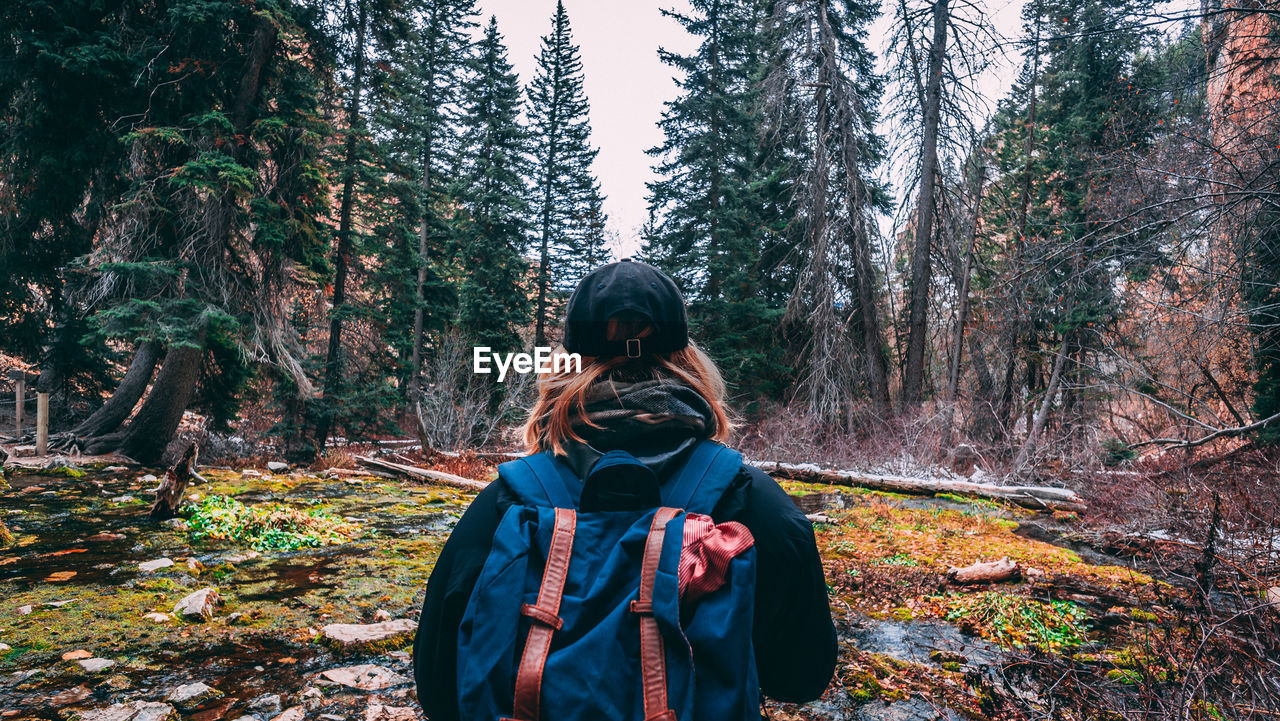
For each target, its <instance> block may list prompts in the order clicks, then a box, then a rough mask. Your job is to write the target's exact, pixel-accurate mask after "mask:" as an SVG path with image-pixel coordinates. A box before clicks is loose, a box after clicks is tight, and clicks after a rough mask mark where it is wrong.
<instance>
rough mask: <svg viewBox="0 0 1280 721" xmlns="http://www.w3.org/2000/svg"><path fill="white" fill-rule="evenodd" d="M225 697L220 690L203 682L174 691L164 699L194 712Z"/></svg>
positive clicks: (185, 685) (184, 709)
mask: <svg viewBox="0 0 1280 721" xmlns="http://www.w3.org/2000/svg"><path fill="white" fill-rule="evenodd" d="M223 696H224V694H223V693H222V692H221V691H219V690H218V689H216V688H214V687H212V686H210V685H208V684H206V683H203V682H201V681H195V682H193V683H185V684H182V685H181V686H178V687H177V688H175V689H173V690H172V691H170V692H169V695H168V696H165V697H164V700H165V701H168V702H169V703H172V704H173V705H175V706H177V707H178V708H180V709H182V710H183V711H193V710H195V709H198V708H200V707H201V706H204V705H205V704H207V703H209V702H210V701H215V700H217V699H220V698H222V697H223Z"/></svg>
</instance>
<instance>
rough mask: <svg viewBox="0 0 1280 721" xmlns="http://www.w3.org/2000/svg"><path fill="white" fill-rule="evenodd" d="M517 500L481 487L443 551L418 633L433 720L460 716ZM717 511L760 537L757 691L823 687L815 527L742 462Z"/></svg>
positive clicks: (823, 597)
mask: <svg viewBox="0 0 1280 721" xmlns="http://www.w3.org/2000/svg"><path fill="white" fill-rule="evenodd" d="M512 502H513V499H512V498H511V497H510V496H509V495H508V493H507V492H506V490H505V488H504V486H503V485H502V484H501V483H497V482H495V483H493V484H491V485H490V486H489V487H488V488H485V489H484V490H483V491H481V492H480V493H479V495H477V496H476V498H475V500H474V501H472V503H471V506H470V508H468V509H467V511H466V513H465V514H463V516H462V518H461V519H460V520H459V521H458V525H457V527H456V528H454V530H453V534H452V535H451V536H450V537H449V540H448V542H446V543H445V546H444V548H443V549H442V550H441V552H440V559H439V560H438V561H437V562H436V566H435V570H434V571H432V573H431V579H430V581H429V582H428V583H427V597H426V601H425V602H424V603H423V604H422V615H421V617H420V618H419V620H418V634H417V638H416V639H415V641H414V650H413V659H414V673H415V677H416V680H417V685H418V701H419V702H420V703H421V704H422V708H423V710H424V711H425V712H426V714H427V717H428V718H429V719H431V721H458V689H457V648H458V627H459V625H461V623H462V615H463V612H464V611H465V609H466V606H467V601H468V599H469V598H470V596H471V591H472V588H473V587H474V586H475V583H476V579H477V578H478V577H479V575H480V569H481V567H482V566H483V565H484V560H485V557H486V556H487V555H488V553H489V547H490V545H491V543H492V540H493V534H494V531H496V530H497V527H498V522H499V520H501V518H502V515H503V513H505V512H506V510H507V508H508V507H510V506H511V505H512ZM712 517H713V518H714V519H715V521H716V522H717V523H722V522H725V521H738V522H739V523H742V524H743V525H745V526H746V527H747V528H748V529H749V530H750V531H751V534H752V536H754V537H755V547H756V554H757V555H756V605H755V623H754V627H753V634H754V638H753V640H754V643H755V653H756V665H757V667H758V669H759V675H760V688H761V691H762V692H763V693H764V694H766V695H768V696H769V697H770V698H773V699H775V700H778V701H788V702H796V703H801V702H805V701H811V700H813V699H816V698H817V697H818V696H820V695H822V692H823V690H825V689H826V687H827V684H828V682H830V680H831V676H832V673H833V671H834V670H835V663H836V649H837V646H836V634H835V629H834V627H833V625H832V622H831V609H830V606H829V605H828V601H827V585H826V579H825V577H824V575H823V571H822V563H821V561H820V560H819V558H818V549H817V545H816V543H815V542H814V538H813V527H812V526H811V525H810V523H809V521H808V519H806V518H805V517H804V514H803V513H801V512H800V510H799V509H797V508H796V506H795V504H794V503H792V502H791V499H790V498H788V497H787V494H786V493H785V492H784V491H783V490H782V489H781V488H780V487H778V484H777V483H776V482H774V480H773V479H772V478H770V477H769V476H768V475H766V474H765V473H764V472H762V471H760V470H759V469H757V468H754V467H751V466H743V468H742V470H741V471H739V473H738V475H737V477H736V478H735V479H734V482H733V485H732V486H731V488H730V490H729V491H728V492H727V493H725V495H724V497H723V498H722V499H721V501H720V503H719V505H717V506H716V509H715V511H714V512H713V513H712Z"/></svg>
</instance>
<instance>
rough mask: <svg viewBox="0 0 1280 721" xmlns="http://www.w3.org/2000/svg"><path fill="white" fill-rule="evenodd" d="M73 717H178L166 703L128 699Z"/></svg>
mask: <svg viewBox="0 0 1280 721" xmlns="http://www.w3.org/2000/svg"><path fill="white" fill-rule="evenodd" d="M73 718H78V721H170V720H171V719H177V718H178V712H177V710H176V709H174V708H173V707H172V706H170V705H169V704H167V703H158V702H156V701H130V702H129V703H118V704H113V705H111V706H108V707H107V708H100V709H94V710H92V711H85V712H84V713H82V714H80V715H79V716H78V717H73Z"/></svg>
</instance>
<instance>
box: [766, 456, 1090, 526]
mask: <svg viewBox="0 0 1280 721" xmlns="http://www.w3.org/2000/svg"><path fill="white" fill-rule="evenodd" d="M748 463H750V464H751V465H753V466H755V467H756V468H759V469H760V470H762V471H764V472H765V473H768V474H769V475H771V476H774V477H776V478H786V479H790V480H796V481H806V482H813V483H828V484H832V485H837V486H852V487H859V488H870V489H873V490H877V491H889V492H892V493H908V494H911V495H917V496H918V495H924V496H935V495H937V494H939V493H954V494H956V495H961V496H974V497H977V498H989V499H992V500H998V501H1007V502H1009V503H1014V504H1017V505H1019V506H1022V507H1024V508H1033V509H1036V510H1049V511H1073V512H1075V513H1084V512H1085V511H1086V510H1088V506H1086V505H1085V503H1084V502H1083V501H1081V500H1080V497H1079V496H1077V495H1076V494H1075V492H1074V491H1071V490H1068V489H1065V488H1047V487H1043V486H997V485H995V484H991V483H974V482H972V481H953V480H950V479H945V478H909V477H906V476H883V475H875V474H870V473H858V472H856V471H832V470H823V469H820V468H818V467H817V466H813V465H811V464H805V465H795V464H791V463H779V462H777V461H748Z"/></svg>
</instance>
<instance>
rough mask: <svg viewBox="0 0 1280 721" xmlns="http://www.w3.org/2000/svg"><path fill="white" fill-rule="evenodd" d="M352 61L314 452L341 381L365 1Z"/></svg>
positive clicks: (324, 432) (359, 123)
mask: <svg viewBox="0 0 1280 721" xmlns="http://www.w3.org/2000/svg"><path fill="white" fill-rule="evenodd" d="M357 5H358V9H357V11H356V12H357V20H356V44H355V53H356V57H355V65H354V67H353V68H352V72H351V101H350V103H349V104H348V106H347V138H346V146H347V147H346V157H345V158H344V160H343V168H342V201H341V205H340V209H339V211H338V237H337V248H335V250H334V254H333V255H334V259H333V264H334V274H333V304H332V305H333V308H332V310H331V311H330V316H329V348H328V353H327V354H326V356H325V367H324V397H325V404H324V408H323V409H322V411H321V413H320V418H319V421H318V423H317V425H316V449H315V450H316V452H317V453H318V452H321V451H323V450H324V445H325V442H326V441H328V440H329V430H330V429H331V428H332V426H333V411H334V405H335V396H336V395H337V394H338V392H339V390H340V388H341V385H342V313H343V306H344V305H346V302H347V276H348V275H349V273H350V265H351V253H352V247H351V246H352V244H351V215H352V206H353V205H354V204H355V190H356V187H355V186H356V163H357V161H358V156H357V151H358V149H359V134H360V130H361V129H362V128H363V122H362V118H361V115H360V96H361V94H362V93H363V92H364V70H365V30H366V27H367V26H368V22H367V15H366V12H365V3H364V2H359V3H357Z"/></svg>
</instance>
